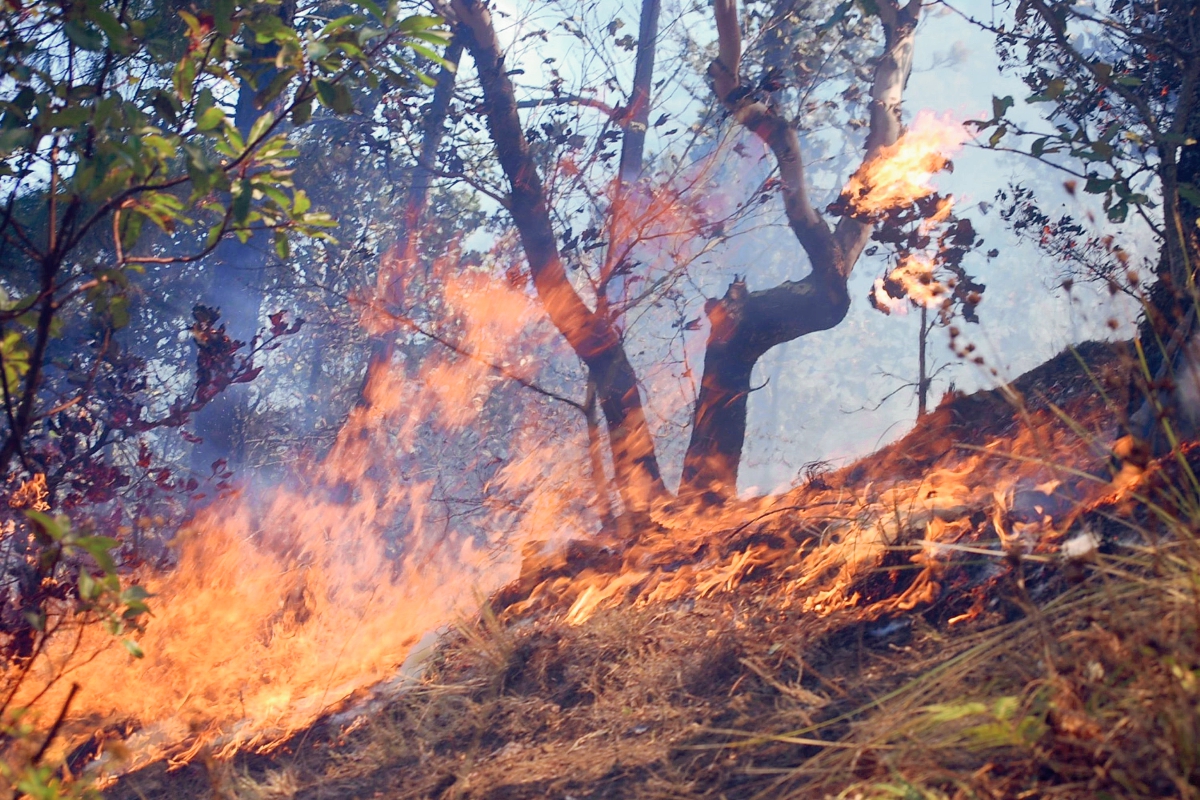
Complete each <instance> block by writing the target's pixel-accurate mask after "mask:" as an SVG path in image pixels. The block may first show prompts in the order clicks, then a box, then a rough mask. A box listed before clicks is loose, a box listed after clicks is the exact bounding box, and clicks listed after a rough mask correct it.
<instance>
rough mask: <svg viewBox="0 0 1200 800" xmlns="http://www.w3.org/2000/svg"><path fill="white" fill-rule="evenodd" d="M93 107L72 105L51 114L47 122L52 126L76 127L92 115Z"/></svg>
mask: <svg viewBox="0 0 1200 800" xmlns="http://www.w3.org/2000/svg"><path fill="white" fill-rule="evenodd" d="M91 113H92V112H91V109H89V108H87V107H85V106H70V107H68V108H64V109H62V110H61V111H55V112H54V113H53V114H51V115H50V116H49V117H48V118H47V120H46V124H47V125H49V126H50V127H51V128H74V127H75V126H77V125H79V124H80V123H81V122H84V121H86V120H87V118H88V117H89V116H91Z"/></svg>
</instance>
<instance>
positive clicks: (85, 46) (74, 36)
mask: <svg viewBox="0 0 1200 800" xmlns="http://www.w3.org/2000/svg"><path fill="white" fill-rule="evenodd" d="M63 33H65V34H66V35H67V38H68V39H70V40H71V43H72V44H74V45H75V46H76V47H78V48H80V49H81V50H91V51H92V52H99V51H100V50H103V49H104V38H103V37H102V36H101V35H100V32H99V31H95V30H92V29H91V28H89V27H87V26H86V25H84V24H83V23H81V22H78V21H76V20H73V19H70V20H67V21H66V22H65V23H63Z"/></svg>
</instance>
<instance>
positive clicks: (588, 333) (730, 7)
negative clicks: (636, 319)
mask: <svg viewBox="0 0 1200 800" xmlns="http://www.w3.org/2000/svg"><path fill="white" fill-rule="evenodd" d="M876 6H877V8H878V11H879V16H880V18H881V20H882V22H883V27H884V32H885V47H884V52H883V54H882V55H881V56H880V58H879V61H878V62H877V66H876V68H875V77H874V83H873V86H872V90H871V96H872V106H871V128H870V132H869V135H868V138H867V144H866V155H865V158H864V161H866V160H869V159H871V158H873V157H875V156H876V155H878V153H879V152H880V150H881V149H882V148H883V147H885V146H887V145H890V144H892V143H894V142H895V141H896V139H897V138H898V137H899V134H900V129H901V127H900V101H901V97H902V94H903V88H904V83H905V81H906V80H907V78H908V74H909V72H910V70H911V67H912V47H913V37H914V34H915V30H916V22H917V18H918V16H919V14H920V9H921V2H920V0H909V2H908V3H907V4H906V5H904V6H901V5H899V4H898V2H897V0H876ZM438 7H439V9H440V11H441V13H443V14H444V15H445V16H446V17H447V18H448V19H450V20H451V21H452V22H453V23H454V25H455V30H456V34H455V35H456V37H459V38H461V39H462V41H463V43H464V45H465V46H466V48H467V50H468V51H469V52H470V53H471V57H472V59H473V60H474V61H475V64H476V69H477V70H478V72H479V79H480V84H481V87H482V90H483V96H484V106H485V108H486V111H487V116H488V127H489V131H490V133H491V138H492V141H493V142H494V144H495V146H496V152H497V156H498V158H499V161H500V164H501V167H502V168H503V170H504V173H505V175H506V177H507V178H508V182H509V186H510V196H509V200H510V202H509V211H510V213H511V214H512V218H513V221H514V223H515V225H516V227H517V230H518V232H519V234H520V237H521V242H522V245H523V247H524V250H525V254H526V257H527V258H528V261H529V267H530V273H531V275H532V278H533V283H534V287H535V289H536V291H537V294H538V297H539V299H540V300H541V303H542V305H543V307H544V308H545V309H546V311H547V313H548V315H549V317H550V319H551V321H552V322H553V323H554V325H555V326H556V327H557V328H558V330H559V331H560V332H561V333H562V334H563V336H564V337H565V338H566V339H567V341H568V342H569V343H570V345H571V347H572V348H573V349H574V350H575V352H576V353H577V354H578V355H579V357H580V359H581V360H583V362H584V363H585V364H586V365H587V367H588V369H589V370H590V372H591V375H592V378H593V380H594V381H595V385H596V392H597V396H598V399H599V401H600V405H601V408H602V409H603V411H604V416H605V421H606V422H607V424H608V431H609V445H610V448H611V450H612V457H613V463H614V467H615V472H616V477H617V485H618V489H619V491H620V493H621V497H622V501H623V503H624V505H625V508H626V510H627V511H638V510H641V509H644V508H646V507H647V505H648V504H649V503H650V502H652V501H653V500H654V499H655V498H657V497H661V496H663V495H664V494H665V489H664V487H663V484H662V478H661V475H660V472H659V468H658V462H657V458H656V456H655V451H654V442H653V439H652V437H651V435H650V431H649V428H648V426H647V424H646V419H645V414H644V411H643V408H642V401H641V396H640V392H639V388H638V384H637V377H636V375H635V374H634V371H633V367H632V366H631V364H630V362H629V359H628V357H627V356H626V353H625V350H624V347H623V345H622V343H621V339H620V337H619V335H618V333H617V331H616V330H615V329H614V326H613V324H612V321H611V319H610V318H609V317H608V316H607V315H606V314H603V313H597V312H593V311H592V310H590V309H589V308H588V307H587V305H586V304H585V303H584V302H583V300H582V299H581V298H580V296H579V295H578V294H577V293H576V291H575V290H574V288H573V287H572V286H571V283H570V281H569V280H568V278H567V276H566V272H565V270H564V268H563V264H562V261H561V259H560V257H559V253H558V247H557V241H556V239H555V236H554V230H553V228H552V226H551V222H550V214H549V209H548V205H547V200H546V196H545V191H544V188H543V185H542V182H541V177H540V175H539V174H538V172H537V168H536V165H535V164H534V163H533V160H532V159H531V158H530V155H529V145H528V142H527V141H526V139H525V135H524V131H523V129H522V127H521V122H520V119H519V117H518V115H517V102H516V99H515V96H514V92H513V86H512V82H511V81H510V80H509V78H508V75H507V72H506V65H505V64H504V59H503V56H502V54H501V53H500V48H499V45H498V43H497V41H496V34H495V30H494V29H493V28H492V24H491V17H490V15H489V13H488V11H487V8H486V6H485V5H484V4H483V3H481V2H479V1H478V0H445V2H440V3H438ZM714 8H715V12H716V17H717V30H718V34H719V37H720V39H719V44H720V56H719V58H718V59H717V61H716V62H714V64H713V66H712V68H711V70H710V74H711V75H712V77H713V82H714V86H715V89H716V92H717V96H718V97H719V98H720V99H721V101H722V102H723V103H725V105H726V106H727V107H728V108H729V110H730V112H731V113H732V115H733V116H734V117H735V119H737V120H738V122H740V123H741V124H742V125H744V126H745V127H746V128H748V129H749V130H751V131H753V132H754V133H755V134H756V135H758V136H759V137H760V138H761V139H762V140H763V141H764V142H766V143H767V144H768V145H769V146H770V148H771V150H772V151H773V152H774V154H775V157H776V159H777V161H778V164H779V171H780V179H781V180H780V183H781V187H782V192H783V200H784V208H785V211H786V214H787V218H788V222H789V225H790V227H791V228H792V230H793V232H794V233H795V235H796V238H797V240H798V241H799V243H800V245H801V247H802V249H803V250H804V252H805V254H806V255H807V257H808V260H809V262H810V264H811V266H812V270H811V273H810V274H809V275H808V276H807V277H806V278H804V279H803V280H799V281H786V282H784V283H782V284H780V285H778V286H775V287H773V288H770V289H766V290H762V291H755V292H750V291H748V290H747V288H746V285H745V283H744V282H742V281H735V282H734V284H733V285H731V286H730V287H729V290H728V291H727V292H726V294H725V296H724V297H722V298H720V299H715V300H710V301H709V303H708V304H707V306H706V312H707V314H708V317H709V320H710V323H711V329H710V333H709V339H708V347H707V350H706V354H705V360H704V375H703V378H702V380H701V387H700V393H699V398H698V401H697V405H696V409H695V413H694V423H693V428H692V438H691V442H690V444H689V447H688V451H687V454H686V457H685V461H684V471H683V480H682V483H681V487H680V493H681V494H682V495H685V496H689V497H701V498H711V499H714V500H720V499H722V498H724V497H728V496H729V495H731V494H732V493H733V492H734V491H736V486H737V473H738V466H739V463H740V460H741V452H742V447H743V445H744V443H745V432H746V405H747V397H748V394H749V392H750V375H751V372H752V370H753V368H754V364H755V363H756V362H757V361H758V359H759V358H760V357H761V356H762V355H763V354H764V353H766V352H767V351H768V350H770V349H771V348H772V347H774V346H775V345H778V344H781V343H783V342H787V341H791V340H792V339H796V338H798V337H800V336H804V335H806V334H808V333H812V332H814V331H820V330H827V329H829V328H832V327H833V326H835V325H837V324H838V323H839V322H841V320H842V319H843V318H844V317H845V315H846V312H847V310H848V309H849V305H850V299H849V295H848V294H847V288H846V282H847V279H848V278H849V275H850V271H851V269H852V268H853V266H854V263H855V262H856V261H857V260H858V257H859V254H860V253H861V252H862V250H863V248H864V247H865V245H866V243H867V241H868V240H869V238H870V234H871V226H870V225H869V224H867V223H864V222H861V221H858V220H855V219H852V218H849V217H845V218H843V219H842V220H841V221H840V222H839V223H838V225H837V227H836V228H835V229H831V228H830V226H829V224H828V223H827V222H826V221H825V220H824V219H823V218H822V217H821V215H820V214H819V213H818V212H817V211H816V209H815V208H814V207H813V206H812V203H811V202H810V200H809V198H808V192H807V187H806V186H805V177H804V169H803V164H802V162H801V157H800V146H799V140H798V138H797V136H796V132H795V130H794V129H793V128H792V125H791V123H790V122H788V121H787V120H785V119H784V118H783V117H782V116H780V115H779V113H778V112H777V111H776V109H774V107H772V106H769V105H768V104H766V103H762V102H756V101H753V100H747V99H746V97H745V95H746V94H747V93H745V92H736V91H735V90H737V89H738V88H739V87H740V81H739V79H738V77H737V76H738V68H739V66H740V60H741V33H740V29H739V25H738V13H737V4H736V2H735V0H716V2H715V3H714ZM739 96H741V99H736V98H738V97H739ZM623 160H624V159H623Z"/></svg>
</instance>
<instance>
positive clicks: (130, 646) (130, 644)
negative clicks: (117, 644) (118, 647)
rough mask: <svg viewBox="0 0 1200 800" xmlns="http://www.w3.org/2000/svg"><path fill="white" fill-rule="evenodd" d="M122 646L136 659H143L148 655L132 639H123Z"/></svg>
mask: <svg viewBox="0 0 1200 800" xmlns="http://www.w3.org/2000/svg"><path fill="white" fill-rule="evenodd" d="M121 644H122V645H123V646H124V647H125V649H126V650H128V651H129V655H131V656H133V657H134V658H142V657H143V656H145V655H146V651H145V650H143V649H142V646H141V645H140V644H138V643H137V642H135V641H133V640H132V639H122V640H121Z"/></svg>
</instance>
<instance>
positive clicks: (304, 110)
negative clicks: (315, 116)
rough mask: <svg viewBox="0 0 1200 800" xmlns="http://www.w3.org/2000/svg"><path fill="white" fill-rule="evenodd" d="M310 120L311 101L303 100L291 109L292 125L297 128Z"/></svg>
mask: <svg viewBox="0 0 1200 800" xmlns="http://www.w3.org/2000/svg"><path fill="white" fill-rule="evenodd" d="M310 119H312V101H311V100H305V101H304V102H302V103H297V104H296V107H295V108H293V109H292V124H293V125H296V126H297V127H299V126H300V125H303V124H304V123H306V122H308V121H309V120H310Z"/></svg>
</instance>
